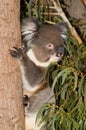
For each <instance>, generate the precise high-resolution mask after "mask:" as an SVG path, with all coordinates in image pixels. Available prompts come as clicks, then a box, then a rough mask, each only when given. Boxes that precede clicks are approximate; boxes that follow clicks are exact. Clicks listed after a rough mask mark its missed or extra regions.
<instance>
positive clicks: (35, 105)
mask: <svg viewBox="0 0 86 130" xmlns="http://www.w3.org/2000/svg"><path fill="white" fill-rule="evenodd" d="M66 31H67V29H66V26H65V24H63V23H60V24H59V23H58V24H55V25H49V24H46V23H45V24H42V23H41V22H39V21H38V20H37V19H29V18H26V19H24V20H23V22H22V24H21V37H22V46H21V47H20V48H18V47H13V49H10V54H11V56H12V57H14V58H16V59H18V62H19V66H20V70H21V75H22V83H23V91H24V94H26V95H27V96H25V97H24V102H26V103H24V106H25V130H40V127H39V126H36V124H35V119H36V115H37V112H38V109H39V108H40V106H42V105H43V104H44V103H46V102H48V101H49V102H53V101H54V99H53V98H50V97H52V96H53V95H54V94H53V92H52V91H51V90H50V88H49V87H47V81H46V80H45V73H46V70H47V68H48V66H49V64H50V63H52V62H59V61H60V60H61V59H62V57H63V55H64V39H63V38H66V35H65V33H66ZM29 99H30V100H29ZM25 100H26V101H25Z"/></svg>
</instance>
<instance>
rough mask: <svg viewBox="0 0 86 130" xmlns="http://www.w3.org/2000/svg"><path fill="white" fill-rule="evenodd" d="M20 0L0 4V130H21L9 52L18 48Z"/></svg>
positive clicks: (20, 108) (15, 68) (18, 79)
mask: <svg viewBox="0 0 86 130" xmlns="http://www.w3.org/2000/svg"><path fill="white" fill-rule="evenodd" d="M19 10H20V1H19V0H11V1H10V0H0V130H24V120H23V119H24V116H23V105H22V87H21V86H22V84H21V76H20V71H19V67H18V63H17V61H16V60H15V59H13V58H12V57H11V56H10V54H9V49H10V48H12V47H13V46H15V45H18V44H20V42H21V40H20V26H19V21H20V19H19V15H20V13H19Z"/></svg>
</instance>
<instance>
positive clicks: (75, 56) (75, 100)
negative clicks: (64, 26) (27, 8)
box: [38, 36, 86, 130]
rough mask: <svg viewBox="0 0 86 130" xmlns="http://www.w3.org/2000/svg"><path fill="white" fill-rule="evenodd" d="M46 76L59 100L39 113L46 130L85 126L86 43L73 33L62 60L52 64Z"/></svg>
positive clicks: (73, 129) (76, 129) (81, 129)
mask: <svg viewBox="0 0 86 130" xmlns="http://www.w3.org/2000/svg"><path fill="white" fill-rule="evenodd" d="M46 78H47V81H48V84H49V86H50V87H51V88H52V90H53V91H54V93H55V99H56V102H55V104H54V103H52V104H49V103H46V104H45V105H44V106H43V107H42V108H41V109H40V111H39V113H38V119H39V117H41V119H42V120H41V121H44V124H43V126H44V127H45V128H44V130H48V129H49V130H86V45H85V44H84V43H83V44H78V43H77V41H75V40H74V39H73V38H72V37H71V36H70V38H69V39H68V40H67V41H66V45H65V56H64V58H63V60H62V61H61V62H60V63H59V64H58V63H52V64H51V65H50V66H49V68H48V71H47V74H46Z"/></svg>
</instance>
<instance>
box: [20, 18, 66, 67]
mask: <svg viewBox="0 0 86 130" xmlns="http://www.w3.org/2000/svg"><path fill="white" fill-rule="evenodd" d="M60 26H61V28H60V27H59V25H49V24H42V23H40V22H39V21H37V20H31V21H29V20H28V19H25V20H24V21H23V25H22V39H23V44H24V45H25V46H26V47H27V55H28V57H29V58H30V60H32V61H33V62H34V63H35V64H36V65H38V66H41V67H47V66H48V65H49V64H50V63H51V62H53V61H55V62H58V61H60V60H61V59H62V57H63V55H64V40H63V38H62V36H61V34H62V32H63V31H64V30H63V28H62V26H63V25H60ZM64 28H65V27H64ZM65 30H66V29H65ZM61 31H62V32H61Z"/></svg>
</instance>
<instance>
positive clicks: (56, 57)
mask: <svg viewBox="0 0 86 130" xmlns="http://www.w3.org/2000/svg"><path fill="white" fill-rule="evenodd" d="M62 57H63V54H60V53H55V54H53V55H52V56H51V57H50V62H59V61H60V60H61V59H62Z"/></svg>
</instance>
